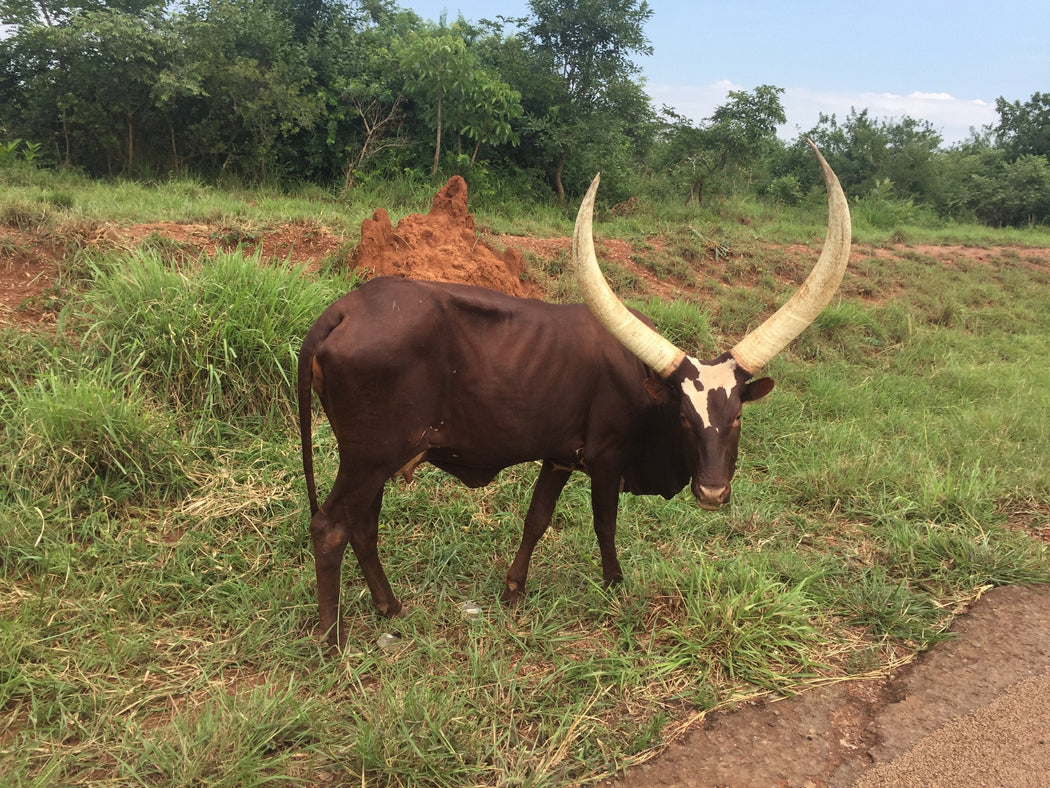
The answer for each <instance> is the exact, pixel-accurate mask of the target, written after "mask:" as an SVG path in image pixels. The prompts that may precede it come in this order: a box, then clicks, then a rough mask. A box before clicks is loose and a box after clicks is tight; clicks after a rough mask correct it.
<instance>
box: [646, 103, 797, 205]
mask: <svg viewBox="0 0 1050 788" xmlns="http://www.w3.org/2000/svg"><path fill="white" fill-rule="evenodd" d="M783 92H784V90H783V88H778V87H775V86H773V85H759V86H758V87H756V88H755V89H754V90H752V91H746V90H732V91H730V92H729V96H728V98H729V100H728V101H727V102H726V103H725V104H721V105H719V106H718V107H716V108H715V111H714V112H713V113H712V115H711V118H710V119H709V120H708V121H707V122H706V123H704V124H701V125H699V126H695V125H693V124H692V123H691V122H689V120H688V119H686V118H684V117H682V116H681V115H678V114H676V113H674V112H672V111H670V110H668V109H665V110H664V113H665V115H666V116H667V117H668V118H669V119H670V121H671V122H670V124H669V125H668V126H667V128H666V130H665V132H664V138H665V141H666V149H665V159H664V166H665V167H666V169H667V170H668V171H669V172H670V173H671V176H672V180H673V181H675V182H678V183H680V182H682V181H685V182H686V183H687V184H688V196H687V197H686V200H685V201H686V203H687V204H690V203H696V204H698V203H701V202H703V198H704V189H705V186H706V184H707V183H708V181H709V180H710V179H711V178H712V177H713V176H714V175H716V174H717V173H719V172H722V171H725V170H728V169H731V168H733V167H741V166H743V165H744V163H746V162H752V161H754V160H755V159H757V158H758V156H759V154H760V153H761V152H762V151H763V149H764V148H765V147H766V146H767V145H769V144H770V143H771V142H772V141H773V140H774V139H775V137H776V129H777V126H778V125H780V124H782V123H784V122H785V121H786V118H785V116H784V107H783V105H782V104H781V102H780V96H781V94H783Z"/></svg>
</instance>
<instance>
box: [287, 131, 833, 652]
mask: <svg viewBox="0 0 1050 788" xmlns="http://www.w3.org/2000/svg"><path fill="white" fill-rule="evenodd" d="M810 144H811V145H812V143H810ZM813 150H814V151H815V152H816V155H817V159H818V161H819V163H820V166H821V169H822V171H823V175H824V180H825V184H826V187H827V190H828V208H829V218H828V231H827V237H826V239H825V243H824V247H823V250H822V252H821V254H820V256H819V259H818V260H817V262H816V264H815V266H814V268H813V270H812V272H811V273H810V274H809V276H808V278H807V279H806V281H805V282H804V283H803V284H802V286H801V287H800V288H799V289H798V291H797V292H796V293H795V294H794V295H793V296H792V297H791V299H790V300H789V301H788V302H787V303H785V304H784V306H782V307H781V308H780V309H779V310H778V311H777V312H776V313H775V314H773V315H772V316H771V317H770V318H769V319H767V320H766V322H764V323H763V324H762V325H760V326H759V327H758V328H756V329H755V330H754V331H752V332H751V333H749V334H748V335H747V336H746V337H744V338H743V339H742V340H741V341H740V342H738V343H737V344H736V345H735V346H734V347H733V348H732V349H730V350H729V351H727V352H725V353H723V354H722V355H720V356H718V357H717V358H715V359H712V360H707V361H701V360H699V359H697V358H694V357H692V356H690V355H688V354H687V353H685V351H683V350H681V349H679V348H678V347H676V346H675V345H674V344H672V343H671V342H670V341H668V340H667V339H665V338H664V337H663V336H661V335H660V334H659V333H658V332H657V331H656V330H655V329H654V328H653V327H652V325H651V324H650V323H649V322H648V321H647V320H646V319H645V318H644V317H643V316H642V315H640V314H639V313H637V312H634V311H632V310H629V309H627V308H626V307H625V306H624V304H623V303H622V302H621V301H620V300H619V299H618V298H617V297H616V296H615V295H614V294H613V292H612V290H611V289H610V288H609V285H608V284H607V282H606V281H605V278H604V277H603V276H602V273H601V271H600V269H599V267H598V262H597V259H596V256H595V252H594V243H593V237H592V229H591V224H592V215H593V210H594V198H595V193H596V191H597V188H598V183H599V177H595V179H594V181H593V183H592V184H591V186H590V188H589V190H588V191H587V193H586V196H585V197H584V199H583V201H582V203H581V205H580V209H579V213H578V215H577V219H576V226H575V229H574V232H573V240H572V258H573V264H574V267H575V269H576V276H577V280H578V283H579V289H580V292H581V294H582V296H583V301H584V303H583V304H551V303H545V302H543V301H540V300H537V299H529V298H516V297H512V296H508V295H504V294H502V293H498V292H495V291H492V290H488V289H485V288H480V287H473V286H469V285H461V284H448V283H439V282H423V281H413V280H410V279H403V278H398V277H380V278H376V279H373V280H371V281H369V282H367V283H366V284H364V285H362V286H361V287H359V288H357V289H356V290H354V291H353V292H351V293H349V294H348V295H345V296H343V297H342V298H340V299H339V300H337V301H336V302H335V303H333V304H332V305H331V306H329V307H328V308H327V309H326V310H325V311H324V313H323V314H322V315H321V316H320V317H319V318H318V320H317V322H316V323H314V325H313V327H312V328H311V329H310V331H309V333H307V335H306V338H305V339H304V341H303V344H302V349H301V351H300V354H299V364H298V385H297V389H298V391H297V393H298V398H299V426H300V433H301V437H302V457H303V472H304V475H305V477H306V487H307V492H308V495H309V502H310V513H311V521H310V535H311V538H312V542H313V553H314V563H315V570H316V575H317V602H318V610H319V618H320V631H321V633H322V635H323V637H325V638H326V639H327V641H328V643H329V644H330V645H332V646H334V647H336V648H341V647H342V646H343V644H344V642H345V634H344V632H343V627H342V618H341V610H340V604H339V597H340V569H341V566H342V560H343V554H344V552H345V549H346V546H347V544H349V545H350V546H351V548H352V549H353V552H354V555H355V556H356V557H357V563H358V565H359V567H360V569H361V572H362V574H363V575H364V579H365V582H366V583H367V585H368V588H369V590H370V592H371V596H372V602H373V604H374V606H375V608H376V609H377V610H378V611H379V613H381V614H382V615H385V616H396V615H398V614H400V613H401V612H402V604H401V602H400V601H399V600H398V599H397V597H395V595H394V593H393V591H392V590H391V587H390V583H389V581H388V580H387V577H386V574H385V573H384V571H383V567H382V564H381V562H380V559H379V553H378V544H377V543H378V538H377V537H378V529H379V511H380V504H381V502H382V499H383V489H384V486H385V483H386V482H387V481H388V480H389V479H392V478H395V477H397V476H404V477H405V478H406V479H411V477H412V473H413V471H414V470H415V469H416V468H417V467H418V466H419V465H420V464H421V463H424V462H429V463H430V464H432V465H435V466H437V467H438V468H441V469H442V470H444V471H446V472H448V473H449V474H451V475H453V476H455V477H456V478H458V479H459V480H461V481H462V482H463V483H465V484H466V485H468V486H470V487H480V486H484V485H486V484H488V483H489V482H491V481H492V480H493V478H495V476H496V474H497V473H499V471H500V470H502V469H503V468H506V467H509V466H511V465H516V464H518V463H522V462H528V461H539V462H540V470H539V475H538V478H537V480H536V484H535V487H534V489H533V492H532V498H531V501H530V503H529V508H528V511H527V513H526V515H525V523H524V530H523V534H522V538H521V543H520V546H519V547H518V550H517V553H516V555H515V556H514V559H513V561H512V562H511V564H510V567H509V569H508V570H507V574H506V579H505V587H504V589H503V599H504V601H505V602H507V603H511V604H512V603H514V602H516V601H517V600H518V599H519V598H520V597H521V596H522V594H523V593H524V590H525V582H526V577H527V576H528V572H529V561H530V559H531V556H532V552H533V549H534V548H535V546H536V544H537V542H538V541H539V539H540V538H541V537H542V536H543V533H544V531H545V530H546V529H547V526H548V524H549V523H550V521H551V515H552V513H553V510H554V506H555V503H556V501H557V500H558V497H559V495H560V493H561V491H562V489H563V488H564V486H565V484H566V482H567V481H568V479H569V476H570V475H571V474H572V473H573V472H574V471H581V472H583V473H585V474H587V475H588V476H589V477H590V481H591V509H592V515H593V526H594V531H595V534H596V535H597V539H598V548H599V551H600V553H601V563H602V578H603V580H604V582H605V584H606V585H608V586H611V585H613V584H616V583H619V582H620V581H621V580H622V579H623V572H622V571H621V569H620V564H619V561H618V560H617V556H616V546H615V534H616V515H617V506H618V502H619V495H620V493H621V492H629V493H634V494H636V495H661V496H664V497H665V498H670V497H672V496H674V495H676V494H677V493H678V492H679V491H681V490H682V489H683V488H684V487H685V485H687V484H688V485H690V488H691V491H692V494H693V496H695V498H696V501H697V503H698V504H699V506H700V507H701V508H703V509H708V510H713V509H717V508H719V507H720V506H722V505H724V504H725V503H726V502H727V501H728V500H729V497H730V481H731V479H732V477H733V473H734V470H735V468H736V462H737V447H738V444H739V440H740V419H741V408H742V406H743V405H744V404H745V403H748V402H754V401H755V400H758V399H760V398H762V397H764V396H765V395H766V394H768V393H769V392H770V390H771V389H772V388H773V381H772V380H771V379H770V378H766V377H763V378H756V377H755V375H756V373H757V372H758V371H759V370H761V368H762V367H763V366H765V364H766V363H767V362H768V361H769V360H770V359H772V358H773V356H775V355H776V354H777V353H778V352H779V351H780V350H782V349H783V348H784V347H785V346H786V345H787V344H788V343H789V342H790V341H791V340H793V339H794V338H795V337H796V336H798V334H799V333H801V332H802V330H803V329H804V328H805V327H806V326H807V325H809V324H810V323H811V322H812V321H813V320H814V319H815V318H816V316H817V314H819V312H820V311H821V310H822V309H823V308H824V306H825V305H826V304H827V303H828V301H829V300H830V299H831V297H832V295H833V294H834V292H835V291H836V289H837V288H838V286H839V282H840V281H841V279H842V275H843V271H844V269H845V266H846V262H847V259H848V256H849V248H850V232H851V231H850V216H849V209H848V207H847V204H846V199H845V197H844V195H843V193H842V189H841V187H840V186H839V183H838V179H837V178H836V177H835V174H834V172H832V170H831V168H830V167H829V166H828V164H827V162H826V161H825V160H824V158H823V157H822V156H821V155H820V152H819V151H818V150H817V149H816V147H815V146H814V147H813ZM311 389H313V391H315V392H316V393H317V395H318V398H319V399H320V402H321V405H322V407H323V409H324V412H325V413H326V414H327V417H328V421H329V423H330V424H331V428H332V430H333V433H334V436H335V439H336V442H337V445H338V453H339V468H338V471H337V474H336V477H335V481H334V483H333V486H332V489H331V492H330V493H329V494H328V497H327V499H326V500H325V501H324V504H323V505H321V506H318V504H317V491H316V487H315V482H314V470H313V441H312V434H311V430H312V427H311Z"/></svg>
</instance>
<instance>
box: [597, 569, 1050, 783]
mask: <svg viewBox="0 0 1050 788" xmlns="http://www.w3.org/2000/svg"><path fill="white" fill-rule="evenodd" d="M953 630H955V631H956V632H957V633H958V637H957V638H956V639H955V640H951V641H948V642H946V643H942V644H939V645H938V646H936V647H935V648H933V649H932V650H931V651H929V652H928V653H926V654H925V655H923V656H922V657H921V658H920V659H918V660H917V661H916V662H914V663H912V664H911V665H908V666H906V667H904V668H902V669H901V670H899V671H897V672H896V674H894V675H892V676H890V677H888V678H885V679H880V680H877V681H857V682H849V683H843V684H837V685H833V686H830V687H825V688H821V689H817V690H812V691H809V692H806V693H803V694H802V695H799V696H796V697H795V698H792V699H789V700H785V701H779V702H760V703H757V704H752V705H749V706H745V707H744V708H742V709H740V710H738V711H735V712H732V713H728V714H721V715H716V716H714V717H713V718H712V719H709V720H708V722H707V724H706V725H705V726H704V728H703V729H700V730H697V731H694V732H693V733H691V734H689V735H688V736H687V737H685V738H684V739H683V740H682V741H681V742H679V743H677V744H674V745H672V746H671V747H670V748H669V750H668V751H667V752H666V753H664V754H663V755H662V756H660V758H658V759H656V760H654V761H653V762H651V763H649V764H646V765H643V766H640V767H636V768H634V769H632V770H630V771H629V772H628V773H627V775H626V776H625V777H624V778H623V779H621V780H617V781H615V782H614V783H613V784H615V785H619V786H628V787H630V788H634V787H637V788H649V787H650V786H668V787H674V788H681V787H684V786H704V787H705V788H709V787H711V786H732V787H733V788H744V787H747V786H762V788H768V787H769V786H784V787H785V788H839V787H840V786H841V787H843V788H845V787H847V786H856V788H876V787H877V788H890V787H891V786H892V787H893V788H898V787H903V786H907V788H915V787H916V786H924V787H926V786H929V787H930V788H934V787H939V786H945V787H947V786H951V788H969V787H970V786H990V787H994V788H1015V787H1016V788H1021V787H1022V786H1033V787H1035V786H1038V788H1046V786H1050V590H1048V589H1047V588H1046V587H1038V586H1037V587H1031V588H1023V587H1016V586H1011V587H1004V588H997V589H992V590H991V591H989V592H988V593H987V594H985V595H984V596H983V597H982V598H981V599H980V600H978V601H977V602H976V603H975V604H974V605H973V607H972V608H971V610H970V612H969V613H967V614H966V615H964V616H961V617H960V618H959V619H958V620H957V621H956V622H955V625H954V626H953Z"/></svg>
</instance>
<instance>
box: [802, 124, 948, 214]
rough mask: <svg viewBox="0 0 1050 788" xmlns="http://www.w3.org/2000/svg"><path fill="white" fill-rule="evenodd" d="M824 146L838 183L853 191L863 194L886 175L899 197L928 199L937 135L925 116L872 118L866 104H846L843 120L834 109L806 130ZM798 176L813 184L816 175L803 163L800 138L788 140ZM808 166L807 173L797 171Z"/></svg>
mask: <svg viewBox="0 0 1050 788" xmlns="http://www.w3.org/2000/svg"><path fill="white" fill-rule="evenodd" d="M804 136H808V137H810V138H812V139H813V141H814V142H815V143H816V144H817V146H818V147H819V148H820V149H821V150H822V151H823V153H824V156H825V158H827V160H828V162H829V163H830V164H831V165H832V167H834V168H835V172H836V174H837V175H838V177H839V180H840V181H841V182H842V187H843V189H845V190H846V191H847V192H852V193H853V194H867V193H868V192H870V191H871V190H872V189H875V188H876V187H878V188H880V189H883V188H884V187H883V186H882V184H885V183H886V181H889V183H890V185H891V187H892V193H893V195H894V196H895V197H897V198H899V199H906V198H908V197H909V196H916V197H919V198H922V199H932V198H933V197H934V195H935V193H936V191H937V189H938V188H939V187H938V185H937V162H936V156H937V150H938V148H939V147H940V144H941V135H940V133H939V132H937V131H936V129H934V128H933V126H932V125H931V124H930V123H929V122H927V121H924V120H915V119H914V118H910V117H908V116H904V117H903V118H901V119H900V120H896V119H893V118H890V119H877V118H873V117H871V115H869V113H868V110H866V109H865V110H862V111H860V112H858V111H857V110H856V109H852V110H850V114H849V115H848V116H847V118H846V120H845V122H844V123H842V124H840V123H839V122H838V120H837V119H836V118H835V116H834V115H823V114H822V115H821V116H820V120H819V122H818V123H817V125H816V126H815V127H814V128H812V129H810V131H809V132H807V134H806V135H804ZM792 147H793V150H794V151H795V156H794V159H795V163H796V166H797V167H798V169H799V175H800V179H802V182H804V183H807V184H809V185H816V180H815V178H816V176H815V175H814V174H813V173H812V172H811V170H812V168H807V167H806V166H805V165H806V163H807V162H806V160H807V159H808V150H807V148H806V144H805V139H804V138H800V139H798V140H797V141H796V142H795V144H794V145H793V146H792ZM806 171H809V172H810V174H809V175H802V172H806Z"/></svg>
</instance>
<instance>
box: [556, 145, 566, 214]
mask: <svg viewBox="0 0 1050 788" xmlns="http://www.w3.org/2000/svg"><path fill="white" fill-rule="evenodd" d="M567 158H569V149H568V148H562V149H561V156H559V157H558V164H557V166H555V168H554V192H555V194H557V195H558V205H560V206H561V207H562V208H564V207H565V204H566V202H565V187H564V186H563V185H562V182H561V174H562V172H564V171H565V160H566V159H567Z"/></svg>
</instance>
